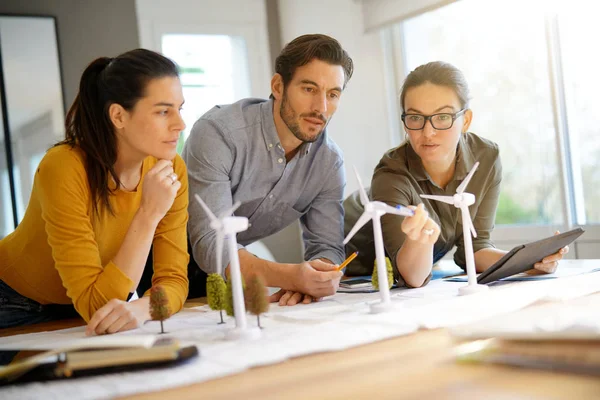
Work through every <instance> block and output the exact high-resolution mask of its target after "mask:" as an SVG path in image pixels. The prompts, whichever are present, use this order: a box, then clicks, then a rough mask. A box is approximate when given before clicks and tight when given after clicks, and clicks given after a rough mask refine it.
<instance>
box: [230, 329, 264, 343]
mask: <svg viewBox="0 0 600 400" xmlns="http://www.w3.org/2000/svg"><path fill="white" fill-rule="evenodd" d="M260 335H261V330H260V328H258V327H248V328H245V329H240V328H233V329H229V330H228V331H227V332H226V333H225V339H227V340H254V339H258V338H260Z"/></svg>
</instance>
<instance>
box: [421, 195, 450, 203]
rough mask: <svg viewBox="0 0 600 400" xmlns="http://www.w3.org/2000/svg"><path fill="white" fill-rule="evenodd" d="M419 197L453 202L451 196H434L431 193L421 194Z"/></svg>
mask: <svg viewBox="0 0 600 400" xmlns="http://www.w3.org/2000/svg"><path fill="white" fill-rule="evenodd" d="M421 197H422V198H424V199H431V200H436V201H442V202H444V203H448V204H454V197H452V196H436V195H432V194H422V195H421Z"/></svg>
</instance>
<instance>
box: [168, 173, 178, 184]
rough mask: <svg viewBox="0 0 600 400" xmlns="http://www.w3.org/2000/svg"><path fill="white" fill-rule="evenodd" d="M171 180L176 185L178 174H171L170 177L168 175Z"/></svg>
mask: <svg viewBox="0 0 600 400" xmlns="http://www.w3.org/2000/svg"><path fill="white" fill-rule="evenodd" d="M167 176H168V177H169V178H171V182H172V183H175V182H177V174H175V173H174V172H172V173H170V174H169V175H167Z"/></svg>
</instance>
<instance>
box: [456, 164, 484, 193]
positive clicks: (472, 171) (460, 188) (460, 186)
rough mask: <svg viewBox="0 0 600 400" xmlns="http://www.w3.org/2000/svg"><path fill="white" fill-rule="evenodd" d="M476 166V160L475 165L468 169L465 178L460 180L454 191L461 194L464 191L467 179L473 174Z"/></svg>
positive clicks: (477, 165) (467, 182)
mask: <svg viewBox="0 0 600 400" xmlns="http://www.w3.org/2000/svg"><path fill="white" fill-rule="evenodd" d="M477 167H479V161H477V162H476V163H475V165H473V168H471V171H469V174H468V175H467V177H466V178H465V180H464V181H462V183H461V184H460V185H459V186H458V187H457V188H456V193H458V194H461V193H462V192H464V191H465V189H466V188H467V185H468V184H469V181H470V180H471V178H472V177H473V174H475V171H476V170H477Z"/></svg>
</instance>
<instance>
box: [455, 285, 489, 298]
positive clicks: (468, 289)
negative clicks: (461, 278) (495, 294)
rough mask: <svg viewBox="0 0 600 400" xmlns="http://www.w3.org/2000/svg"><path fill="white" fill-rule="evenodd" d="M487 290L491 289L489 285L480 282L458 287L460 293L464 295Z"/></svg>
mask: <svg viewBox="0 0 600 400" xmlns="http://www.w3.org/2000/svg"><path fill="white" fill-rule="evenodd" d="M486 290H489V287H488V286H487V285H480V284H475V285H467V286H462V287H460V288H458V294H459V295H461V296H464V295H467V294H474V293H479V292H485V291H486Z"/></svg>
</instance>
